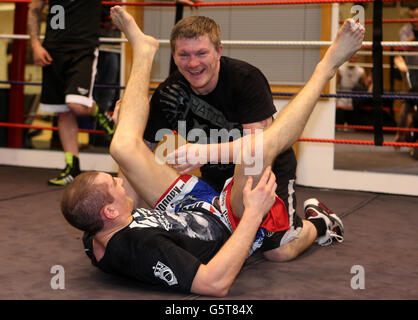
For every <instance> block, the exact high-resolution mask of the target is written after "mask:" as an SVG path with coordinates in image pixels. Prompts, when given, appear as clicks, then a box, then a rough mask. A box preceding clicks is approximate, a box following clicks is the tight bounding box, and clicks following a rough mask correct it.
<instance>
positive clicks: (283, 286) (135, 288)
mask: <svg viewBox="0 0 418 320" xmlns="http://www.w3.org/2000/svg"><path fill="white" fill-rule="evenodd" d="M2 2H10V3H16V15H15V16H16V17H18V16H19V15H21V14H22V12H24V11H25V10H26V9H25V6H27V3H28V2H29V1H26V0H15V1H9V0H2V1H0V4H1V3H2ZM346 2H349V1H346V0H340V1H338V0H337V1H329V0H322V1H319V0H318V1H315V0H313V1H312V0H311V1H263V2H214V3H209V2H206V3H199V4H195V5H194V6H195V7H235V6H236V7H249V8H251V7H253V6H271V7H272V10H280V6H281V5H301V4H305V5H310V4H326V5H328V6H329V12H330V24H329V25H330V30H329V39H326V40H325V39H324V40H321V41H255V40H224V41H222V44H223V45H224V46H225V47H228V46H234V47H247V46H250V47H252V46H264V47H269V48H270V47H271V48H275V49H277V50H279V47H293V48H302V47H315V48H318V47H320V48H324V47H327V46H328V45H329V44H330V40H331V39H332V38H333V37H334V36H335V34H336V32H337V30H338V26H339V22H340V21H339V7H338V3H346ZM362 2H363V3H372V2H373V1H369V0H363V1H356V3H362ZM406 2H407V1H406ZM104 3H105V4H109V5H111V4H124V5H129V6H137V7H144V8H146V7H147V6H150V7H159V6H161V7H167V8H168V10H173V11H174V7H175V5H174V4H169V3H166V4H161V3H159V4H158V3H120V2H104ZM177 9H178V6H177ZM185 9H187V7H186V8H185ZM380 9H381V8H380ZM20 10H22V11H20ZM197 13H198V14H199V11H197ZM23 14H24V13H23ZM172 14H173V12H172ZM173 15H174V14H173ZM405 21H407V20H405V19H400V20H398V21H386V23H391V22H392V23H404V22H405ZM375 22H376V17H374V22H373V21H370V20H366V23H367V24H368V25H370V27H371V24H372V23H375ZM366 27H368V26H366ZM14 30H15V31H14V34H3V35H0V38H3V39H14V43H15V42H16V44H14V45H13V46H14V47H13V49H12V52H13V59H15V58H14V57H15V54H16V52H20V53H18V55H17V57H18V58H16V59H17V60H19V57H20V59H22V57H21V55H22V54H23V56H24V55H25V54H26V53H25V52H24V51H25V50H26V49H25V44H24V41H25V40H26V39H28V36H27V35H25V33H26V30H25V28H22V26H16V25H15V29H14ZM106 40H107V41H114V42H115V43H122V44H123V43H125V42H126V40H125V39H106ZM159 42H160V45H161V46H167V45H168V40H167V39H159ZM379 46H380V49H381V48H382V47H383V48H387V47H392V48H393V47H395V48H396V50H402V49H403V47H409V48H415V47H417V43H412V42H408V43H401V42H395V41H390V42H389V41H386V42H384V41H380V44H379ZM363 47H364V48H363V49H362V51H363V50H367V49H370V48H372V47H376V40H375V39H374V41H365V42H364V43H363ZM376 50H379V49H376V48H375V50H374V51H376ZM21 51H23V52H24V53H22V52H21ZM366 54H367V53H366ZM385 54H386V55H394V54H396V52H393V51H392V52H390V51H386V52H383V54H381V55H385ZM123 58H124V55H123V54H122V59H123ZM12 68H15V69H13V70H14V71H12V72H11V78H10V79H0V83H1V84H7V85H10V94H11V97H14V98H10V100H9V106H8V107H9V108H10V109H9V111H10V112H11V114H10V112H9V117H8V121H1V122H0V128H8V129H7V130H8V133H9V135H8V140H7V145H6V146H5V147H2V148H0V176H1V177H2V182H1V183H0V219H1V222H0V228H1V232H0V248H1V249H0V252H1V255H0V278H1V279H2V280H1V287H0V299H3V300H33V299H36V300H38V299H47V300H50V299H52V300H67V299H69V300H90V299H93V300H170V301H171V300H182V301H183V302H187V301H195V302H196V301H204V300H207V299H208V298H207V297H204V296H199V295H195V294H182V293H178V292H171V291H167V290H166V289H158V288H155V287H151V286H147V285H143V284H141V283H137V282H135V281H133V280H130V279H125V278H122V277H117V276H114V275H108V274H105V273H103V272H101V271H99V270H97V269H95V268H93V267H91V265H90V262H89V260H88V259H87V258H86V256H85V254H84V252H83V249H82V244H81V232H79V231H78V230H76V229H74V228H72V227H71V226H69V225H68V224H67V223H66V222H65V220H64V218H63V217H62V215H61V213H60V209H59V203H60V198H61V195H62V191H63V189H62V188H61V187H52V186H47V184H46V181H47V180H48V178H49V177H51V176H54V175H55V174H57V173H58V172H59V170H58V168H61V166H62V163H63V162H62V152H61V151H51V150H33V149H22V148H21V141H22V135H23V129H39V130H51V131H55V130H57V128H56V127H53V126H36V125H32V124H27V123H25V122H24V115H23V113H22V110H21V108H20V109H19V108H14V107H15V106H19V105H22V104H23V91H22V88H23V86H39V85H40V83H39V82H33V81H32V82H30V81H25V79H24V76H23V75H24V72H23V71H22V65H21V64H19V63H17V65H16V64H14V65H13V63H12ZM122 70H124V68H123V66H122ZM122 75H123V73H122ZM374 75H375V74H374ZM121 78H122V79H124V75H123V76H121ZM97 86H100V84H97ZM376 86H377V87H379V85H378V83H377V82H376V85H375V88H374V89H375V90H381V92H380V95H378V97H376V93H379V92H377V91H375V92H373V93H365V94H361V95H360V96H361V97H362V98H366V99H370V100H371V101H372V100H373V103H374V104H376V103H377V105H375V106H373V108H374V109H373V110H374V115H376V117H377V120H376V121H375V122H374V124H371V125H367V126H351V127H350V126H349V125H341V126H338V125H337V126H336V125H335V114H336V98H338V97H345V96H346V97H356V93H337V91H336V81H335V79H334V80H332V81H331V82H330V85H329V88H328V90H327V92H324V93H323V95H322V99H321V100H320V101H319V102H318V105H317V107H316V109H315V110H314V112H313V114H312V116H311V117H310V120H309V122H308V124H307V126H306V128H305V130H304V132H303V134H302V137H301V138H300V139H299V142H298V143H297V146H295V148H296V150H297V159H298V169H297V186H296V192H297V199H298V202H297V210H296V212H297V213H298V214H299V215H302V214H303V208H302V205H303V202H304V200H305V199H307V198H311V197H316V198H318V199H320V200H321V201H323V202H324V203H326V204H327V206H328V207H330V208H331V209H332V210H333V211H335V212H336V213H337V214H339V215H340V216H341V217H342V219H343V222H344V226H345V229H346V231H345V241H344V243H343V244H340V245H332V246H330V247H327V248H322V247H319V246H313V247H311V248H310V249H309V250H307V251H306V252H305V253H303V254H302V255H301V256H300V257H298V258H297V259H296V260H294V261H291V262H287V263H281V264H278V263H272V262H268V261H266V260H264V259H263V258H262V257H261V255H255V256H254V257H252V258H251V259H249V260H248V261H247V262H246V264H245V265H244V268H243V270H242V271H241V273H240V274H239V276H238V277H237V279H236V281H235V283H234V285H233V286H232V288H231V290H230V293H229V295H228V296H227V297H226V298H225V300H252V301H256V300H293V299H303V300H311V299H314V300H317V299H320V300H322V299H325V300H328V299H348V300H366V299H378V300H379V299H395V300H398V299H400V300H411V299H412V300H415V299H418V286H417V285H416V284H417V283H418V274H417V271H416V266H417V265H418V257H417V255H416V252H418V241H417V240H418V238H417V235H416V230H417V229H418V217H417V212H418V197H416V196H418V188H417V185H418V162H415V166H416V167H412V174H399V173H385V172H372V171H367V172H366V171H353V170H340V169H335V168H334V160H335V159H334V157H335V148H336V146H337V145H338V146H348V147H349V146H356V148H363V147H364V146H368V147H370V148H376V149H375V150H389V149H390V151H392V150H393V149H394V147H398V148H417V147H418V143H399V142H398V143H397V142H393V141H390V140H389V141H388V140H387V136H386V135H384V133H385V134H386V133H391V132H392V133H393V132H394V131H399V130H406V131H408V132H409V131H411V130H412V131H413V130H414V129H410V128H397V127H391V126H384V125H383V123H382V121H381V120H380V121H379V115H380V117H381V115H382V112H383V111H382V99H383V100H384V99H402V100H408V99H414V96H413V95H407V94H403V93H394V92H389V93H383V91H382V90H383V88H382V87H380V88H377V89H376ZM104 87H106V86H104ZM118 88H119V89H122V90H123V88H124V81H121V83H120V86H118ZM152 88H155V86H152ZM152 88H151V89H152ZM293 95H294V92H282V91H280V92H279V91H276V90H274V89H273V96H274V103H275V105H276V108H277V110H278V112H280V110H281V109H282V108H283V107H284V106H285V105H286V104H287V103H288V101H289V99H290V98H291V97H292V96H293ZM10 106H14V107H13V108H12V107H10ZM376 106H377V107H376ZM2 107H4V106H2ZM12 110H13V111H12ZM353 130H354V131H355V130H358V131H360V132H361V133H364V132H370V133H371V134H372V136H370V135H366V136H364V135H363V136H362V137H361V139H356V138H355V136H354V138H353V137H351V138H350V139H347V138H346V137H345V136H344V132H346V131H348V132H352V131H353ZM80 131H81V132H84V133H88V134H102V132H101V131H99V130H88V129H80ZM384 148H386V149H384ZM374 152H375V151H374ZM375 153H376V152H375ZM377 153H378V152H377ZM80 159H81V163H82V168H81V169H82V170H83V171H85V170H101V171H107V172H116V171H117V166H116V164H115V163H114V161H113V160H112V159H111V158H110V156H109V155H107V154H95V153H80ZM414 170H416V171H417V172H415V171H414ZM414 172H415V173H414ZM56 266H58V267H62V268H63V269H64V270H65V287H64V288H56V287H54V286H53V281H54V275H55V273H54V271H53V270H54V269H53V267H56ZM359 270H360V271H359ZM360 276H363V278H361V277H360ZM359 277H360V278H359ZM358 279H360V281H359V280H358ZM361 279H363V282H362V280H361ZM212 300H217V301H218V303H221V302H222V300H223V299H212ZM166 305H168V304H163V306H166ZM151 312H153V311H151ZM155 312H157V311H155ZM158 312H159V313H158V314H159V315H162V312H163V311H162V309H159V311H158Z"/></svg>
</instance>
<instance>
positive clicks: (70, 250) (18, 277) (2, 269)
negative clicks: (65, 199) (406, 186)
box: [0, 166, 418, 300]
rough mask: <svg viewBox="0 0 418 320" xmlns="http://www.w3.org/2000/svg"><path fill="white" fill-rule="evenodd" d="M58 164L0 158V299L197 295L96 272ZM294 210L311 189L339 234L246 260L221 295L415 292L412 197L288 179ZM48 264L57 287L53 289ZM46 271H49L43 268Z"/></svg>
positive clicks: (415, 295)
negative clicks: (60, 273)
mask: <svg viewBox="0 0 418 320" xmlns="http://www.w3.org/2000/svg"><path fill="white" fill-rule="evenodd" d="M57 173H58V170H50V169H35V168H24V167H9V166H0V175H1V177H2V179H1V182H0V228H1V231H0V252H1V255H0V283H1V286H0V299H2V300H15V299H18V300H32V299H36V300H39V299H42V300H43V299H47V300H48V299H54V300H61V299H75V300H79V299H81V300H85V299H87V300H88V299H99V300H101V299H112V300H120V299H140V300H142V299H144V300H145V299H146V300H171V299H176V300H205V299H208V297H204V296H198V295H194V294H182V293H178V292H172V291H168V290H166V289H159V288H155V287H151V286H148V285H144V284H142V283H139V282H136V281H135V280H131V279H126V278H121V277H118V276H114V275H109V274H105V273H103V272H102V271H100V270H98V269H96V268H94V267H92V266H91V264H90V262H89V260H88V258H87V256H86V255H85V253H84V251H83V247H82V243H81V236H82V233H81V232H80V231H78V230H76V229H74V228H73V227H71V226H69V225H68V223H67V222H66V221H65V220H64V218H63V216H62V214H61V212H60V208H59V203H60V198H61V195H62V192H63V188H60V187H52V186H48V185H47V184H46V181H47V180H48V179H49V178H50V177H51V176H54V175H56V174H57ZM296 192H297V194H298V204H297V210H298V211H297V212H298V214H299V215H300V214H301V213H302V212H303V210H302V205H303V201H304V200H305V199H307V198H310V197H316V198H318V199H320V200H321V201H323V202H324V203H325V204H326V205H327V206H328V207H329V208H330V209H332V210H334V211H335V212H336V213H338V214H339V215H340V216H341V217H342V219H343V222H344V225H345V241H344V243H342V244H338V243H336V244H332V245H331V246H329V247H319V246H317V245H314V246H313V247H311V248H309V249H308V250H307V251H306V252H305V253H303V254H302V255H301V256H300V257H298V258H297V259H296V260H294V261H291V262H287V263H273V262H269V261H266V260H264V259H263V257H262V256H261V255H255V256H254V257H252V258H250V259H249V260H248V261H247V263H246V264H245V266H244V268H243V269H242V271H241V273H240V274H239V275H238V277H237V279H236V281H235V283H234V285H233V286H232V289H231V290H230V292H229V295H228V296H227V297H226V298H225V299H228V300H229V299H233V300H235V299H237V300H247V299H251V300H252V299H255V300H257V299H260V300H261V299H269V300H271V299H273V300H278V299H280V300H282V299H303V300H305V299H308V300H310V299H321V300H322V299H344V300H346V299H349V300H352V299H355V300H356V299H395V300H397V299H401V300H410V299H414V300H415V299H418V286H417V283H418V269H417V265H418V255H417V252H418V235H417V232H416V230H418V216H417V214H418V210H417V209H418V197H410V196H398V195H387V194H375V193H369V192H354V191H339V190H326V189H316V188H308V187H300V186H299V187H297V189H296ZM54 266H62V268H63V269H62V270H64V272H65V277H64V279H65V282H64V284H65V288H64V289H53V286H51V282H52V283H53V282H54V279H53V278H54V276H55V272H56V271H54V269H53V267H54ZM51 270H52V272H51Z"/></svg>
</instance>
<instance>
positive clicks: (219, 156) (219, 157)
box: [167, 117, 273, 174]
mask: <svg viewBox="0 0 418 320" xmlns="http://www.w3.org/2000/svg"><path fill="white" fill-rule="evenodd" d="M272 121H273V119H272V118H271V117H270V118H268V119H265V120H262V121H258V122H253V123H246V124H242V127H243V129H244V130H245V131H244V133H252V134H253V133H254V132H255V130H264V129H266V128H267V127H268V126H269V125H270V124H271V123H272ZM244 143H245V138H244V137H242V138H240V139H236V140H234V141H232V142H224V143H218V144H216V143H212V144H194V143H187V144H185V145H183V146H181V147H179V148H178V149H177V150H175V151H173V152H172V153H170V154H168V155H167V163H168V164H169V165H171V166H172V168H173V169H175V170H176V171H177V172H178V173H179V174H186V173H188V172H190V171H193V170H195V169H197V168H200V167H201V166H203V165H205V164H207V163H215V162H216V163H226V162H232V163H233V162H235V161H236V160H237V157H238V155H239V151H240V150H241V146H242V145H243V144H244Z"/></svg>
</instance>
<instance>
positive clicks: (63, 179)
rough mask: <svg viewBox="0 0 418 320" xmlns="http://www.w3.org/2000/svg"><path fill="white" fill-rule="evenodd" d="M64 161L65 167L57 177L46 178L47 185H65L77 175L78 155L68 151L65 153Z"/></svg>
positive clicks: (78, 172) (78, 170)
mask: <svg viewBox="0 0 418 320" xmlns="http://www.w3.org/2000/svg"><path fill="white" fill-rule="evenodd" d="M65 162H66V164H67V165H66V167H65V169H64V170H63V171H62V172H61V174H60V175H59V177H57V178H54V179H51V180H48V184H49V185H53V186H66V185H68V184H70V183H71V181H73V180H74V178H75V177H76V176H78V175H79V174H80V173H81V171H80V161H79V159H78V157H76V156H74V155H72V154H71V153H70V152H66V153H65Z"/></svg>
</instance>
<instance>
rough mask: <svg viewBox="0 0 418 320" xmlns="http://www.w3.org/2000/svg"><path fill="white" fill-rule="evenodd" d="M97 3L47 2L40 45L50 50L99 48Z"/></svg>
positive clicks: (75, 0)
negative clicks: (45, 18)
mask: <svg viewBox="0 0 418 320" xmlns="http://www.w3.org/2000/svg"><path fill="white" fill-rule="evenodd" d="M101 10H102V3H101V1H100V0H50V1H49V13H48V18H47V27H46V33H45V40H44V42H43V45H44V46H45V47H46V48H50V49H60V48H62V47H66V46H71V47H72V48H73V49H79V48H80V49H82V48H90V47H97V46H98V45H99V32H100V16H101V12H102V11H101Z"/></svg>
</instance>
